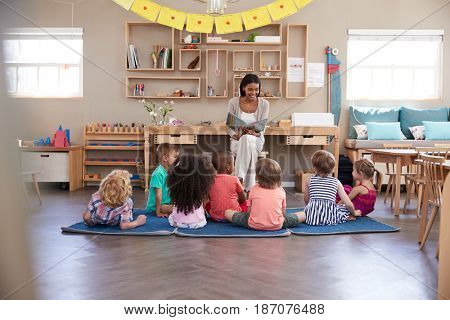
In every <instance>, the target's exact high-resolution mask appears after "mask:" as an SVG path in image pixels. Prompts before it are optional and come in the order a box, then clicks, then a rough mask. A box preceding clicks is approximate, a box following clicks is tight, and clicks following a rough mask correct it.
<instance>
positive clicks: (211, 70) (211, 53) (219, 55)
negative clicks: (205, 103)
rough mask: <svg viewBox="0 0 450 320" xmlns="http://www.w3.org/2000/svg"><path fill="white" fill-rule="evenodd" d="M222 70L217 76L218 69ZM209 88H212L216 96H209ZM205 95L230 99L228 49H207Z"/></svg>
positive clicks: (212, 96)
mask: <svg viewBox="0 0 450 320" xmlns="http://www.w3.org/2000/svg"><path fill="white" fill-rule="evenodd" d="M217 68H220V69H219V70H220V74H219V76H217V74H216V69H217ZM208 86H212V88H213V90H214V92H215V94H217V93H223V95H211V96H209V95H208ZM205 93H206V97H207V98H208V99H210V98H213V99H214V98H216V99H217V98H228V50H227V49H207V50H206V83H205Z"/></svg>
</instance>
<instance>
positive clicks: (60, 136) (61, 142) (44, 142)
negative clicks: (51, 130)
mask: <svg viewBox="0 0 450 320" xmlns="http://www.w3.org/2000/svg"><path fill="white" fill-rule="evenodd" d="M33 145H34V146H35V147H55V148H66V147H70V130H69V129H65V130H63V128H62V126H61V125H60V126H59V128H58V130H57V131H56V132H55V134H54V135H53V137H52V138H50V137H47V138H45V139H44V138H41V139H36V140H34V141H33Z"/></svg>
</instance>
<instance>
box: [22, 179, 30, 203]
mask: <svg viewBox="0 0 450 320" xmlns="http://www.w3.org/2000/svg"><path fill="white" fill-rule="evenodd" d="M22 190H23V195H24V197H25V200H26V201H27V204H28V206H29V205H30V197H28V191H27V186H26V184H25V181H22Z"/></svg>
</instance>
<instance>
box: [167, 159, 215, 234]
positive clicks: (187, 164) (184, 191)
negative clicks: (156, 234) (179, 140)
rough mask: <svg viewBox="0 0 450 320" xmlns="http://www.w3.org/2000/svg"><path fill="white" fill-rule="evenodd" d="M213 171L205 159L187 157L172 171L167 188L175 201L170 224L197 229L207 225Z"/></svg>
mask: <svg viewBox="0 0 450 320" xmlns="http://www.w3.org/2000/svg"><path fill="white" fill-rule="evenodd" d="M214 175H215V172H214V168H213V167H212V166H211V165H210V164H209V163H207V162H206V161H205V160H204V159H203V158H202V157H200V156H196V155H192V154H186V155H182V156H181V157H180V159H179V161H178V162H177V163H176V164H175V165H173V166H172V167H171V168H170V170H169V175H168V177H167V186H168V187H169V193H170V197H171V199H172V201H173V204H174V206H173V210H172V213H171V214H170V216H169V223H170V225H171V226H173V227H177V228H189V229H198V228H202V227H204V226H205V225H206V217H205V210H204V208H203V202H204V201H205V200H206V199H207V198H208V194H209V190H210V188H211V186H212V184H213V182H214Z"/></svg>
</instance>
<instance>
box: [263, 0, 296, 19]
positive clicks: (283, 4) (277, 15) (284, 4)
mask: <svg viewBox="0 0 450 320" xmlns="http://www.w3.org/2000/svg"><path fill="white" fill-rule="evenodd" d="M267 9H268V10H269V13H270V16H271V17H272V19H273V20H274V21H278V20H281V19H283V18H286V17H288V16H290V15H292V14H294V13H296V12H297V11H298V9H297V7H296V6H295V3H294V0H277V1H275V2H273V3H271V4H269V5H267Z"/></svg>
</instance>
